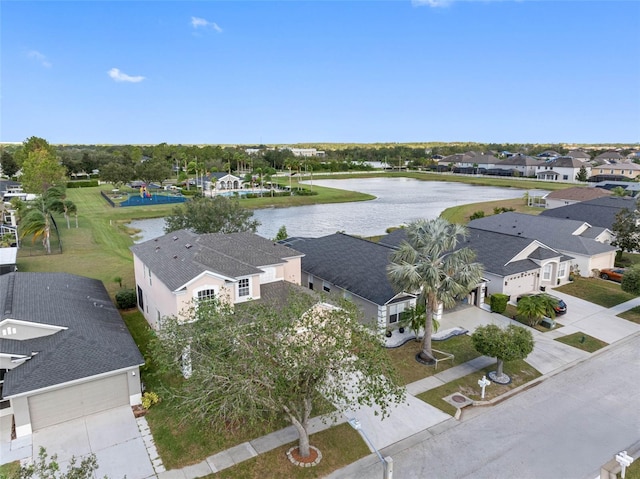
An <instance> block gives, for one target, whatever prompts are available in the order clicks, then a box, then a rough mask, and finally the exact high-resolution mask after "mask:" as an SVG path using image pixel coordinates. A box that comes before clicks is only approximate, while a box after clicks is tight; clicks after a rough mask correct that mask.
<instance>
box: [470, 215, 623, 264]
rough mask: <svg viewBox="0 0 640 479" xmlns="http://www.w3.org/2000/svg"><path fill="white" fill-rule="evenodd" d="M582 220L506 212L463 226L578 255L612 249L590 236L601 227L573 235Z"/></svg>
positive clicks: (596, 233) (596, 232)
mask: <svg viewBox="0 0 640 479" xmlns="http://www.w3.org/2000/svg"><path fill="white" fill-rule="evenodd" d="M584 223H585V222H584V221H577V220H566V219H559V218H544V217H540V216H536V215H526V214H523V213H513V212H507V213H501V214H499V215H492V216H486V217H484V218H479V219H476V220H473V221H470V222H469V224H468V225H467V226H468V227H469V228H476V229H481V230H485V231H494V232H496V233H504V234H508V235H512V236H520V237H522V238H530V239H536V240H538V241H540V242H541V243H543V244H545V245H547V246H549V247H551V248H553V249H555V250H558V251H567V252H570V253H576V254H581V255H589V256H591V255H594V254H599V253H605V252H608V251H615V248H614V247H613V246H611V245H608V244H604V243H600V242H598V241H595V240H594V239H593V238H594V237H595V236H597V235H598V234H600V233H602V232H603V231H604V228H602V227H598V226H595V227H591V228H589V229H588V230H586V231H585V232H583V233H582V234H581V235H579V236H578V235H576V234H574V233H575V231H577V230H578V229H579V228H581V227H582V226H583V225H584Z"/></svg>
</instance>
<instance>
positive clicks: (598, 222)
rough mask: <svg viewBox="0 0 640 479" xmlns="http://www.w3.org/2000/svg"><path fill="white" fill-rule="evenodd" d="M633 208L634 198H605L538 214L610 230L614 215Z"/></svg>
mask: <svg viewBox="0 0 640 479" xmlns="http://www.w3.org/2000/svg"><path fill="white" fill-rule="evenodd" d="M635 208H636V200H635V198H630V197H617V196H605V197H602V198H596V199H593V200H589V201H581V202H580V203H575V204H572V205H567V206H561V207H559V208H552V209H545V210H543V211H542V212H541V213H540V216H542V217H550V218H563V219H569V220H578V221H585V222H587V223H589V224H590V225H591V226H600V227H602V228H607V229H609V230H611V229H612V225H613V223H614V221H615V219H616V214H618V212H619V211H620V210H622V209H635Z"/></svg>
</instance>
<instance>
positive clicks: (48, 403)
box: [29, 374, 129, 431]
mask: <svg viewBox="0 0 640 479" xmlns="http://www.w3.org/2000/svg"><path fill="white" fill-rule="evenodd" d="M127 404H129V390H128V385H127V375H126V374H119V375H118V376H111V377H108V378H104V379H99V380H96V381H90V382H87V383H83V384H78V385H75V386H70V387H66V388H61V389H57V390H55V391H50V392H47V393H43V394H38V395H35V396H31V397H30V398H29V413H30V414H31V428H32V429H33V430H34V431H35V430H38V429H41V428H43V427H47V426H52V425H53V424H58V423H61V422H64V421H68V420H70V419H75V418H78V417H82V416H85V415H87V414H92V413H95V412H99V411H104V410H105V409H111V408H114V407H118V406H126V405H127Z"/></svg>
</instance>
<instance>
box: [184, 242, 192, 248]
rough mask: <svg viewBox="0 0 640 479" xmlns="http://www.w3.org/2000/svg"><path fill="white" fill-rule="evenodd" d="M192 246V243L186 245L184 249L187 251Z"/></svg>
mask: <svg viewBox="0 0 640 479" xmlns="http://www.w3.org/2000/svg"><path fill="white" fill-rule="evenodd" d="M191 246H193V245H192V244H191V243H187V244H186V245H184V247H185V248H187V249H189V248H191Z"/></svg>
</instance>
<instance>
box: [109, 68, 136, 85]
mask: <svg viewBox="0 0 640 479" xmlns="http://www.w3.org/2000/svg"><path fill="white" fill-rule="evenodd" d="M107 75H109V76H110V77H111V78H113V80H114V81H117V82H128V83H140V82H141V81H142V80H144V77H143V76H140V75H138V76H134V77H132V76H131V75H127V74H126V73H124V72H121V71H120V70H119V69H117V68H112V69H111V70H109V71H108V72H107Z"/></svg>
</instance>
